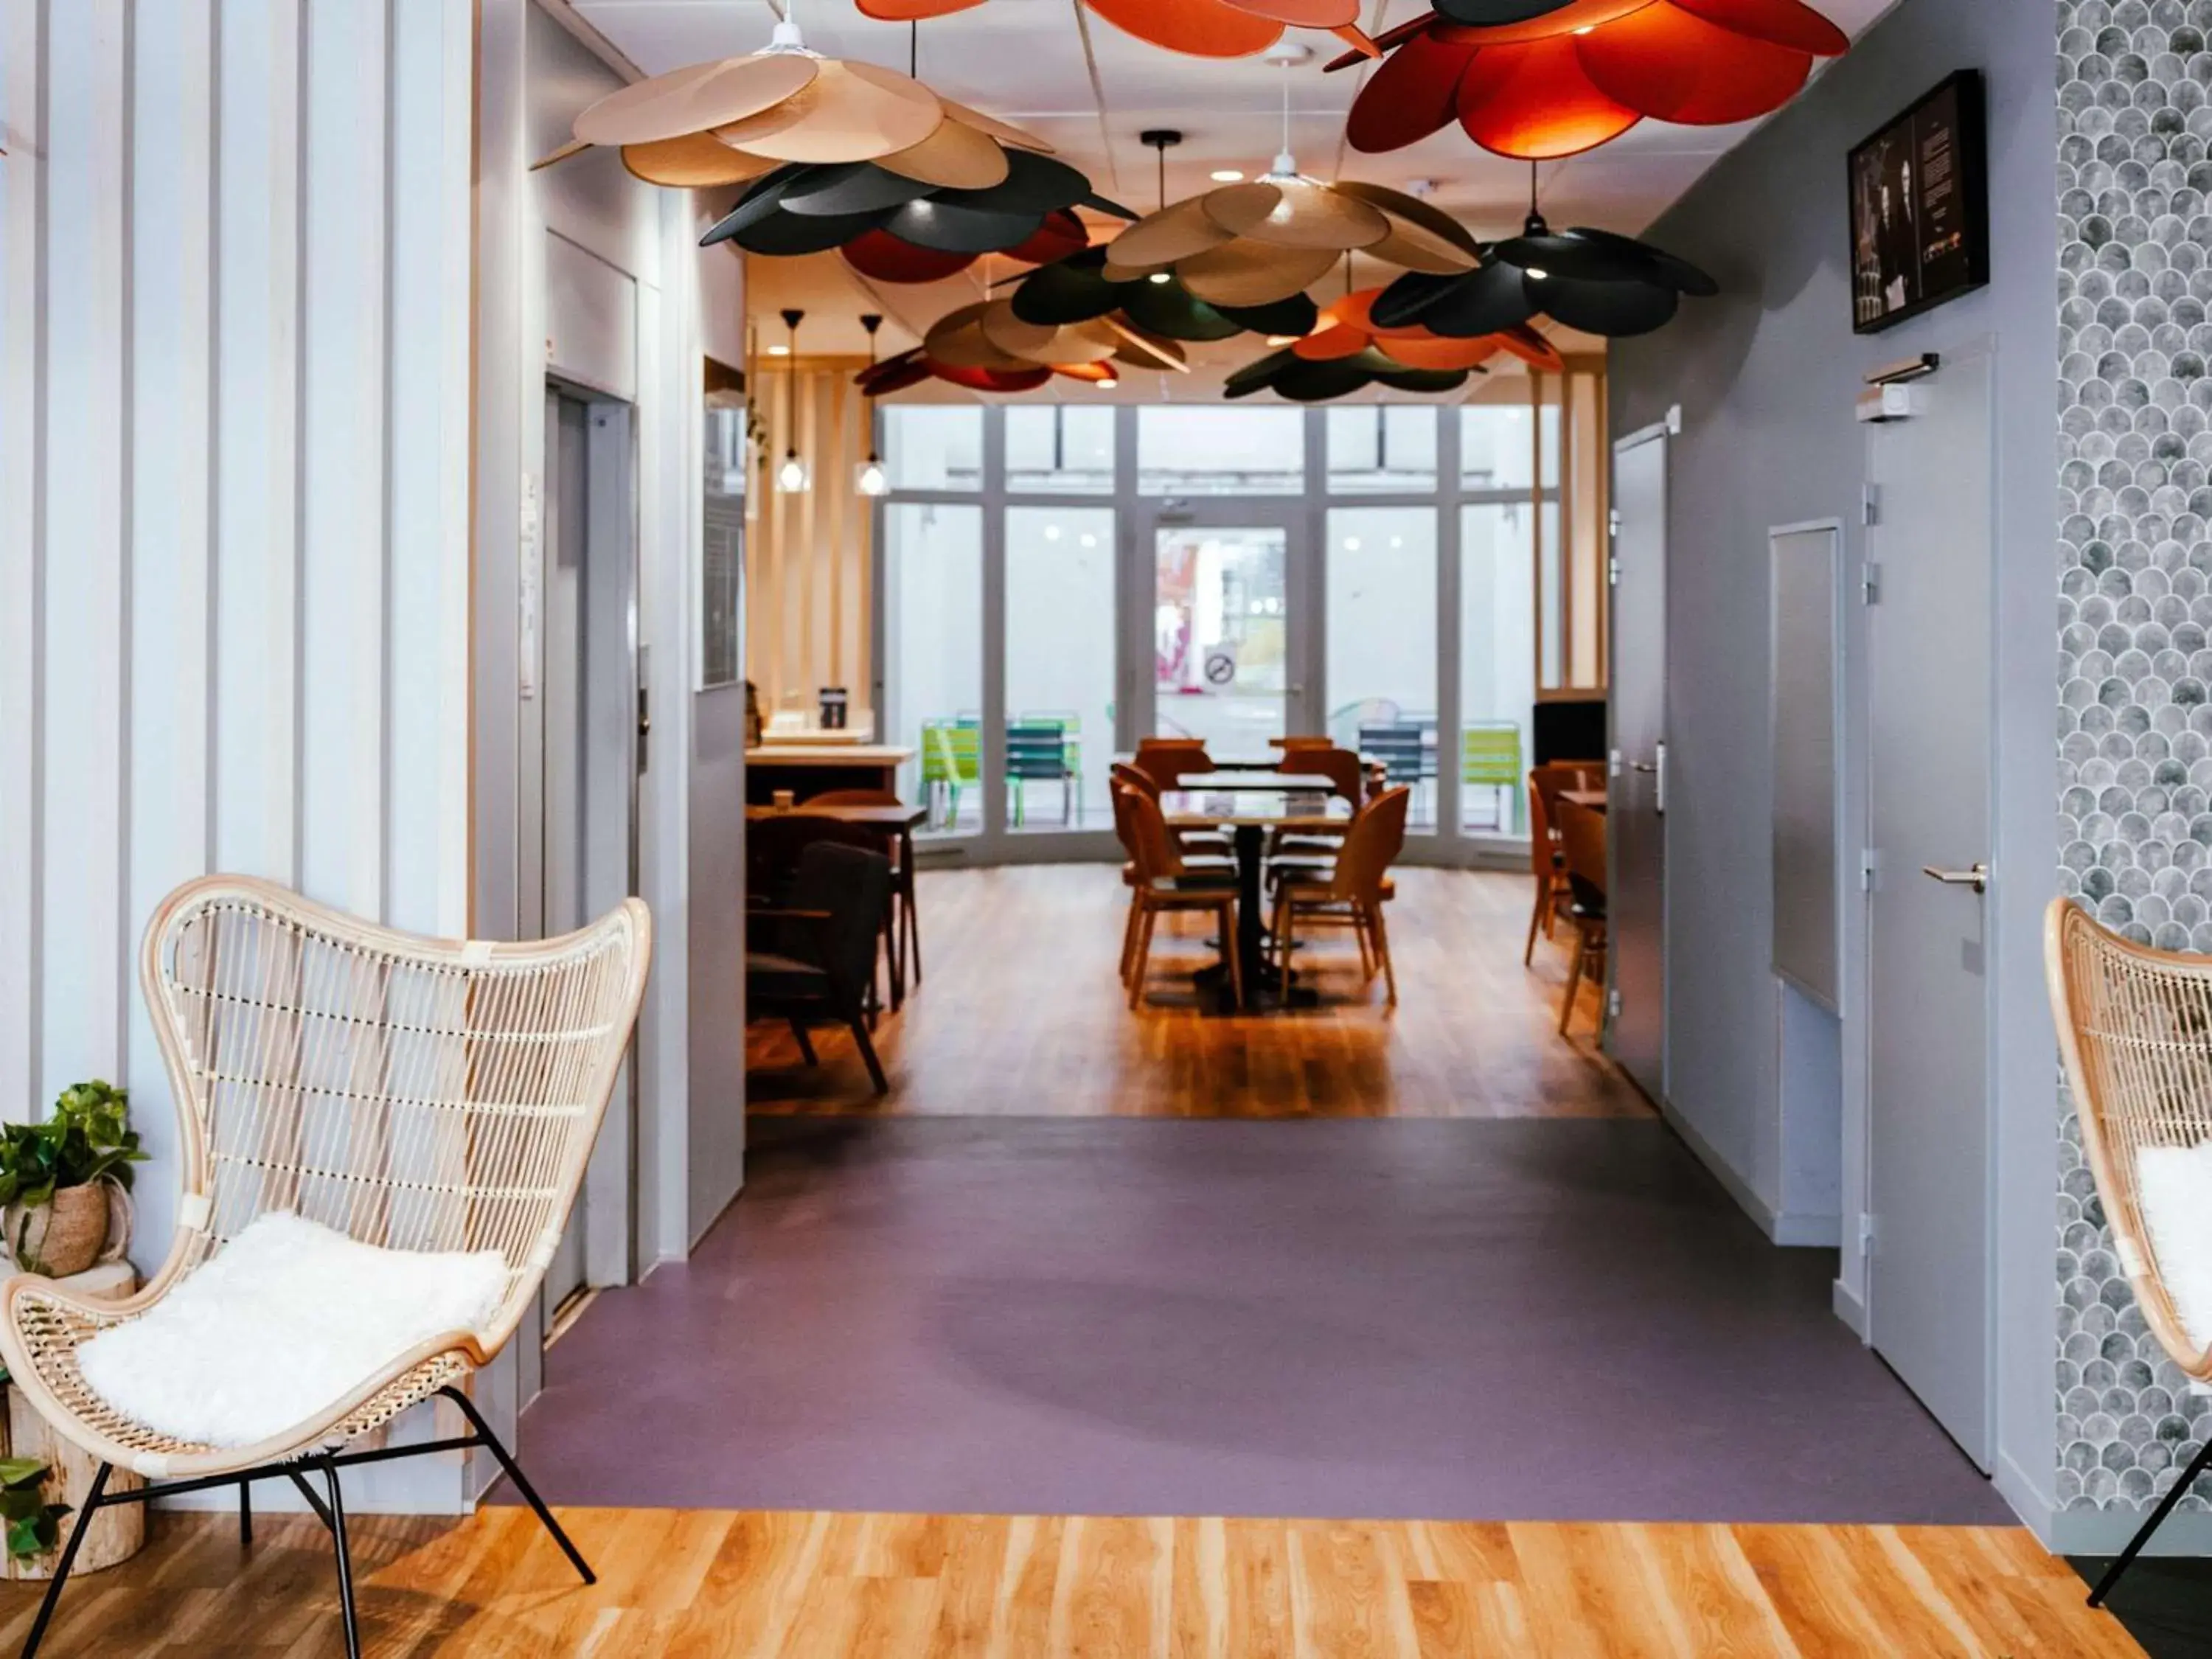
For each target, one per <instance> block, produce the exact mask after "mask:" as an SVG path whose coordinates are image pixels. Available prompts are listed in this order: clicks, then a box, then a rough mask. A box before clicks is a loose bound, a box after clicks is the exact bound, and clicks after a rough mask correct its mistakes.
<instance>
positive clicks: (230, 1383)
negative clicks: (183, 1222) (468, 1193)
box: [77, 1213, 507, 1446]
mask: <svg viewBox="0 0 2212 1659" xmlns="http://www.w3.org/2000/svg"><path fill="white" fill-rule="evenodd" d="M506 1289H507V1264H506V1262H505V1261H503V1260H502V1259H501V1256H500V1254H499V1252H498V1251H496V1250H477V1251H473V1252H463V1251H451V1252H444V1253H439V1252H432V1251H424V1250H386V1249H379V1248H378V1247H377V1246H375V1245H374V1244H363V1243H359V1242H357V1241H356V1240H354V1239H352V1238H349V1237H347V1236H346V1235H345V1234H343V1233H341V1232H337V1231H333V1230H332V1229H331V1228H329V1227H325V1226H323V1225H321V1224H320V1223H319V1222H313V1221H309V1220H307V1219H306V1218H303V1217H301V1216H296V1215H289V1214H283V1213H277V1214H270V1215H264V1216H259V1217H257V1218H255V1219H254V1220H253V1221H252V1222H250V1223H249V1224H247V1225H246V1229H245V1231H242V1232H240V1234H239V1235H238V1237H235V1238H234V1239H232V1240H231V1241H230V1243H228V1244H227V1245H225V1246H224V1247H223V1248H222V1249H220V1250H218V1251H216V1254H215V1255H214V1257H213V1258H212V1259H211V1260H210V1261H208V1262H207V1263H206V1264H205V1265H204V1266H203V1267H200V1268H199V1269H198V1270H197V1272H194V1273H188V1274H186V1275H185V1278H184V1279H181V1280H179V1282H178V1284H177V1285H176V1286H175V1287H174V1288H173V1289H172V1290H171V1291H169V1293H168V1294H167V1296H165V1297H162V1298H161V1301H160V1302H158V1303H157V1304H155V1306H154V1307H153V1308H152V1310H149V1312H148V1313H146V1314H145V1315H144V1316H142V1317H140V1318H137V1319H135V1320H132V1321H131V1322H130V1323H129V1324H127V1325H118V1326H116V1327H115V1328H113V1329H112V1330H106V1331H102V1332H101V1333H100V1334H99V1335H98V1336H95V1337H94V1338H93V1339H92V1340H90V1341H89V1342H88V1343H86V1344H85V1345H84V1346H83V1347H82V1348H81V1349H79V1350H78V1351H77V1364H78V1366H79V1368H80V1369H81V1370H82V1372H83V1374H84V1380H85V1381H86V1382H87V1383H89V1384H90V1385H91V1387H92V1389H93V1392H94V1393H95V1394H97V1395H100V1398H101V1399H103V1400H105V1401H106V1402H107V1403H108V1404H109V1405H111V1406H112V1407H115V1409H116V1410H118V1411H119V1412H121V1413H123V1414H124V1415H125V1417H128V1418H129V1419H131V1421H133V1422H134V1423H139V1424H143V1425H145V1426H146V1427H147V1428H149V1429H153V1430H155V1431H159V1432H160V1433H162V1434H166V1435H172V1436H173V1437H176V1438H177V1439H179V1440H187V1441H191V1442H193V1443H197V1444H201V1445H210V1446H251V1445H254V1444H257V1443H259V1442H261V1441H264V1440H267V1439H269V1438H270V1437H273V1436H276V1435H280V1434H283V1433H284V1432H285V1431H287V1430H289V1429H295V1428H297V1427H298V1426H299V1425H301V1424H302V1423H304V1422H306V1421H307V1419H309V1418H310V1417H313V1415H315V1413H318V1412H319V1411H322V1410H324V1409H325V1408H327V1407H331V1406H332V1405H335V1404H336V1403H337V1401H340V1400H343V1399H344V1398H345V1397H346V1395H349V1394H351V1393H352V1392H353V1391H354V1390H355V1389H358V1388H360V1387H361V1386H362V1384H363V1383H367V1382H368V1381H369V1380H370V1379H371V1378H373V1377H374V1376H377V1375H378V1374H379V1373H380V1372H381V1371H382V1370H384V1369H385V1368H386V1366H388V1365H390V1364H392V1362H393V1361H394V1360H396V1359H398V1358H399V1357H400V1356H401V1355H403V1354H404V1353H405V1352H407V1351H408V1350H409V1349H410V1348H412V1347H414V1346H416V1345H417V1344H418V1343H422V1342H424V1341H427V1340H429V1339H430V1338H432V1337H435V1336H441V1335H443V1334H446V1333H447V1332H449V1331H469V1330H475V1329H477V1328H479V1327H480V1326H482V1325H483V1323H484V1322H485V1321H486V1320H487V1319H489V1317H490V1316H491V1315H492V1313H493V1311H494V1310H496V1309H497V1308H498V1306H499V1304H500V1300H501V1296H502V1295H503V1293H504V1292H505V1291H506Z"/></svg>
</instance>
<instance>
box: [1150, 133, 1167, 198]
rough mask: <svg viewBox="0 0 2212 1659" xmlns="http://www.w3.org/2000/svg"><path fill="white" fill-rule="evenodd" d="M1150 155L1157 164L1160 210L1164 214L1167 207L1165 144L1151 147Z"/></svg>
mask: <svg viewBox="0 0 2212 1659" xmlns="http://www.w3.org/2000/svg"><path fill="white" fill-rule="evenodd" d="M1152 155H1153V158H1154V159H1155V160H1156V161H1158V163H1159V173H1160V192H1159V193H1160V209H1161V211H1163V212H1164V211H1166V210H1167V205H1168V147H1167V146H1166V145H1165V144H1155V145H1154V146H1153V147H1152Z"/></svg>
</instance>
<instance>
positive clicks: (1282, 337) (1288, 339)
mask: <svg viewBox="0 0 2212 1659" xmlns="http://www.w3.org/2000/svg"><path fill="white" fill-rule="evenodd" d="M1297 339H1298V336H1297V335H1295V334H1270V335H1269V336H1268V337H1267V343H1268V344H1269V345H1271V346H1286V345H1291V344H1293V343H1296V342H1297Z"/></svg>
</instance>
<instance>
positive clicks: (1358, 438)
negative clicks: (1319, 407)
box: [1328, 404, 1437, 495]
mask: <svg viewBox="0 0 2212 1659" xmlns="http://www.w3.org/2000/svg"><path fill="white" fill-rule="evenodd" d="M1328 487H1329V489H1331V490H1333V491H1335V492H1336V493H1338V494H1340V495H1356V494H1358V493H1361V492H1363V491H1364V492H1369V493H1372V494H1375V495H1391V494H1405V495H1411V494H1413V493H1414V492H1416V491H1427V490H1431V489H1435V488H1436V487H1437V411H1436V410H1434V409H1433V408H1431V406H1429V405H1428V404H1355V405H1352V406H1349V407H1338V408H1334V409H1331V410H1328Z"/></svg>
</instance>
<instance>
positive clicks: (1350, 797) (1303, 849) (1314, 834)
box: [1267, 738, 1367, 865]
mask: <svg viewBox="0 0 2212 1659" xmlns="http://www.w3.org/2000/svg"><path fill="white" fill-rule="evenodd" d="M1275 769H1276V770H1277V771H1279V772H1285V773H1288V774H1290V775H1292V776H1294V777H1318V778H1327V779H1328V781H1329V793H1331V794H1334V795H1335V796H1336V797H1337V798H1338V799H1340V800H1343V801H1346V802H1348V803H1350V805H1351V807H1352V811H1354V812H1357V811H1359V808H1360V804H1361V802H1362V801H1363V800H1364V799H1366V789H1367V768H1366V763H1364V762H1363V761H1362V760H1361V759H1360V758H1359V757H1358V756H1357V755H1355V754H1353V753H1352V750H1349V749H1339V748H1338V747H1336V745H1335V744H1332V743H1330V742H1329V741H1328V739H1327V738H1322V739H1321V740H1320V741H1319V742H1318V743H1317V744H1313V745H1311V746H1302V747H1297V748H1285V750H1283V753H1282V757H1281V758H1280V759H1279V760H1278V761H1277V762H1276V763H1275ZM1351 824H1352V821H1351V820H1350V819H1349V818H1347V819H1346V820H1345V822H1344V824H1343V825H1342V826H1341V827H1337V826H1334V825H1332V826H1330V827H1328V828H1327V829H1323V828H1322V827H1320V826H1318V825H1313V826H1304V827H1301V828H1299V829H1277V830H1275V831H1274V832H1273V834H1272V835H1271V836H1269V837H1268V838H1267V853H1268V856H1269V857H1271V858H1285V857H1287V858H1290V859H1291V860H1292V861H1294V862H1297V863H1300V864H1305V865H1318V864H1325V863H1327V862H1328V860H1331V859H1333V858H1334V857H1335V856H1336V851H1337V848H1339V847H1340V846H1341V845H1342V844H1343V842H1344V836H1345V831H1346V829H1350V828H1351Z"/></svg>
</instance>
